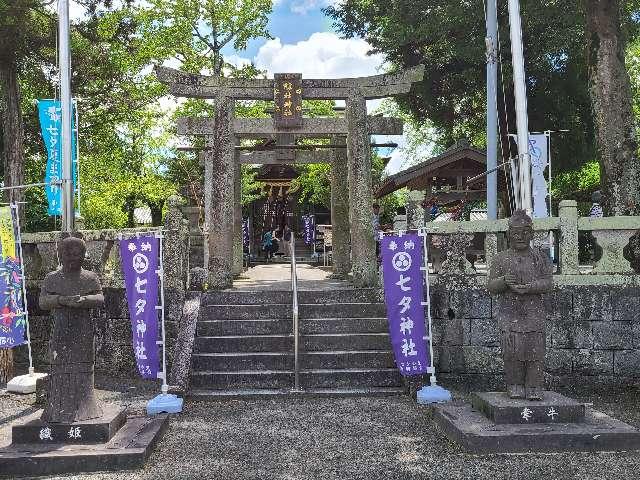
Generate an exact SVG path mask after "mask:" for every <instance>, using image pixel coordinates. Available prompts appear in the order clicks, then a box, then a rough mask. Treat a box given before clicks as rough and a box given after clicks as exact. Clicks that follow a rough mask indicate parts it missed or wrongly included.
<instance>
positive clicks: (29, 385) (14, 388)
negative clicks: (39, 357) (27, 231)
mask: <svg viewBox="0 0 640 480" xmlns="http://www.w3.org/2000/svg"><path fill="white" fill-rule="evenodd" d="M11 210H13V213H14V214H15V217H14V218H15V221H16V249H17V251H16V254H17V256H18V259H19V261H20V275H21V276H22V308H23V310H24V319H25V323H26V325H25V327H26V328H25V329H26V331H27V348H28V351H29V373H28V374H26V375H19V376H17V377H14V378H12V379H11V380H9V382H8V383H7V392H13V393H25V394H26V393H34V392H35V391H36V382H37V381H38V379H39V378H44V377H46V376H47V374H46V373H36V372H35V369H34V368H33V354H32V352H31V332H30V330H29V308H28V306H27V283H26V282H27V278H26V277H25V275H24V258H23V256H22V235H21V233H20V216H19V215H18V205H17V204H15V203H12V204H11Z"/></svg>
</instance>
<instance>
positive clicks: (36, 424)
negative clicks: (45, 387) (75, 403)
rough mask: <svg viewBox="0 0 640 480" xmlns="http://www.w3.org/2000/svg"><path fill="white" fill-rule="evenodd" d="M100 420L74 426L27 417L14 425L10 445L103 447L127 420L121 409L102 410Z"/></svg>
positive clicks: (37, 415) (86, 421)
mask: <svg viewBox="0 0 640 480" xmlns="http://www.w3.org/2000/svg"><path fill="white" fill-rule="evenodd" d="M102 410H103V412H104V414H103V415H102V417H99V418H94V419H92V420H84V421H82V422H75V423H48V422H44V421H42V420H41V419H40V414H41V413H42V412H36V413H35V414H33V415H31V416H30V417H27V419H26V421H25V423H22V424H19V425H14V426H13V427H12V429H11V441H12V443H14V444H17V443H22V444H24V443H27V444H28V443H32V444H36V445H48V444H52V443H58V444H60V443H62V444H76V443H82V444H93V443H106V442H108V441H109V440H111V439H112V438H113V436H114V435H115V434H116V432H117V431H118V430H120V428H121V427H122V425H124V423H125V422H126V420H127V416H126V414H125V410H124V408H116V407H113V406H109V407H107V406H104V407H103V409H102Z"/></svg>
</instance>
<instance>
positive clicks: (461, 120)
mask: <svg viewBox="0 0 640 480" xmlns="http://www.w3.org/2000/svg"><path fill="white" fill-rule="evenodd" d="M520 3H521V13H522V21H523V32H524V49H525V61H526V65H525V68H526V72H527V94H528V104H529V112H528V113H529V126H530V129H531V131H542V130H547V129H568V130H570V131H571V133H570V135H566V136H564V137H562V139H561V140H558V141H556V142H554V143H553V149H554V151H553V158H555V159H556V162H555V163H556V167H557V168H559V169H560V170H565V169H571V168H573V167H575V166H577V165H581V164H582V163H583V162H584V160H585V159H587V158H594V156H595V143H594V126H593V120H592V116H591V106H590V99H589V95H588V90H587V88H588V86H587V78H586V74H587V65H586V53H587V52H586V49H585V45H584V41H585V32H584V14H583V9H582V2H580V1H579V0H568V1H566V0H563V1H558V0H543V1H531V0H527V1H521V2H520ZM638 3H639V2H638V1H637V0H633V1H631V2H624V4H625V11H624V15H623V19H624V22H625V30H626V32H627V38H629V39H631V40H634V39H636V38H637V35H638V32H637V23H638V22H637V19H638V18H640V17H639V16H638V12H639V11H640V8H639V7H638ZM498 5H499V19H500V21H499V23H500V38H501V52H502V53H501V60H502V70H503V73H504V77H503V81H502V85H501V86H500V87H499V95H498V96H499V101H500V105H499V111H500V112H501V115H502V112H504V110H505V106H504V103H505V102H504V99H503V98H502V89H504V92H505V94H506V105H507V107H506V109H507V115H508V119H509V123H510V125H509V126H508V127H507V126H505V125H504V124H503V125H502V127H503V131H505V130H509V131H510V132H513V131H514V130H515V114H514V111H513V104H514V102H513V87H512V72H511V66H510V65H511V58H510V43H509V25H508V16H507V4H506V2H498ZM326 11H327V13H328V14H329V15H330V16H332V17H333V18H334V20H335V23H336V27H337V28H338V30H339V31H340V32H341V33H342V34H344V35H345V36H346V37H354V36H361V37H363V38H364V39H365V40H367V41H368V42H369V43H370V44H371V45H372V47H373V51H374V52H379V53H382V54H383V55H384V56H385V58H386V60H387V61H388V62H390V63H391V64H392V65H393V66H394V67H395V68H403V67H411V66H414V65H418V64H423V65H425V66H426V71H425V77H424V81H423V82H421V83H420V84H419V85H417V86H416V87H414V88H413V89H412V91H411V94H409V95H407V96H405V97H404V98H403V99H402V101H401V102H400V103H401V105H402V107H403V108H404V109H405V110H406V111H408V112H411V113H412V114H413V115H415V116H416V118H418V119H429V120H430V121H431V122H433V125H434V127H436V129H437V131H438V133H439V134H440V138H439V142H440V146H442V147H448V146H450V145H451V144H452V143H453V141H454V140H456V139H458V138H460V137H461V136H466V137H469V138H470V139H472V140H473V141H474V142H478V143H479V142H481V141H482V140H483V138H484V134H483V131H484V129H485V114H484V112H485V108H486V102H485V68H486V66H485V35H486V33H485V22H484V15H483V11H484V4H483V2H482V1H480V0H471V1H467V2H452V1H449V0H399V1H397V2H388V1H386V0H345V1H343V2H339V3H337V4H335V6H333V7H329V8H328V9H327V10H326ZM634 12H635V17H634ZM633 18H635V19H636V20H635V21H634V20H632V19H633ZM425 19H428V21H425ZM502 116H503V117H504V115H502Z"/></svg>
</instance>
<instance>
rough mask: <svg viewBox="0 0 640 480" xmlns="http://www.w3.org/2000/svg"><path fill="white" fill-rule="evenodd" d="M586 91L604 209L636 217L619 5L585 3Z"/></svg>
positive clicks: (639, 187)
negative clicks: (591, 107) (600, 176)
mask: <svg viewBox="0 0 640 480" xmlns="http://www.w3.org/2000/svg"><path fill="white" fill-rule="evenodd" d="M585 10H586V30H587V45H588V51H589V55H588V61H589V63H588V65H589V92H590V94H591V102H592V105H593V114H594V118H595V123H596V134H597V144H598V152H599V154H600V165H601V174H602V190H603V193H604V202H605V208H606V209H607V211H608V213H609V214H610V215H625V214H627V215H638V214H640V164H639V162H638V160H639V158H638V138H637V136H636V124H635V118H634V114H633V106H632V97H631V84H630V81H629V74H628V73H627V70H626V67H625V39H624V36H623V34H622V30H621V22H620V12H621V3H620V2H619V1H618V0H585Z"/></svg>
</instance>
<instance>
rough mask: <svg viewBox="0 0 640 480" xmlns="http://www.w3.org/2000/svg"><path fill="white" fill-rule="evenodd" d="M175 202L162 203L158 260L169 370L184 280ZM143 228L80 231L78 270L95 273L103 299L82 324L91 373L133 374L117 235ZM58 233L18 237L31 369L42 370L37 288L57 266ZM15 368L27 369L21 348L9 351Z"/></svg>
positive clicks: (46, 332) (45, 327)
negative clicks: (92, 352) (87, 330)
mask: <svg viewBox="0 0 640 480" xmlns="http://www.w3.org/2000/svg"><path fill="white" fill-rule="evenodd" d="M178 204H179V202H178V199H176V198H174V197H172V198H170V199H169V200H168V211H167V214H166V218H165V225H164V230H163V234H164V239H163V253H164V255H163V259H164V271H165V290H164V291H165V326H166V334H167V356H168V360H169V361H168V364H169V367H170V365H171V354H172V352H173V345H174V344H175V339H176V336H177V331H178V323H179V321H180V319H181V316H182V307H183V304H184V297H185V288H186V285H187V282H188V270H189V263H188V257H189V254H188V253H189V252H188V240H187V238H188V229H187V226H186V224H185V223H184V221H183V216H182V213H181V212H180V210H179V208H178V206H179V205H178ZM145 231H148V229H147V230H145V229H123V230H120V231H118V232H116V231H114V230H87V231H81V232H82V234H83V236H84V238H85V241H86V242H87V257H86V259H85V263H84V268H86V269H90V270H92V271H94V272H96V273H98V274H99V276H100V279H101V282H102V287H103V292H104V296H105V304H104V307H102V308H100V309H95V310H93V311H92V313H91V317H90V319H88V321H93V322H95V328H96V336H95V342H96V372H97V373H104V374H109V375H115V376H132V375H137V372H136V369H135V358H134V354H133V348H132V346H131V339H132V337H131V324H130V320H129V311H128V306H127V300H126V293H125V289H124V281H123V276H122V270H121V268H120V255H119V246H118V236H119V235H122V236H124V238H129V237H131V236H135V235H136V233H143V232H145ZM59 235H60V234H59V232H43V233H32V234H28V233H26V234H23V249H24V258H25V275H26V278H27V304H28V309H29V322H30V326H31V328H30V331H31V339H32V349H33V357H34V358H33V360H34V365H35V367H36V370H37V371H45V372H46V371H47V369H48V364H49V361H48V355H47V347H48V342H49V336H50V331H51V326H52V323H51V317H50V316H49V315H48V312H45V311H42V310H40V308H39V307H38V296H39V294H40V285H41V282H42V280H43V279H44V276H45V275H46V274H47V273H48V272H50V271H52V270H54V269H55V268H57V265H58V260H57V255H56V242H57V241H58V239H59ZM15 353H16V364H17V367H18V369H22V370H25V369H26V366H27V365H28V357H27V355H28V353H27V347H26V346H21V347H18V348H16V349H15Z"/></svg>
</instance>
